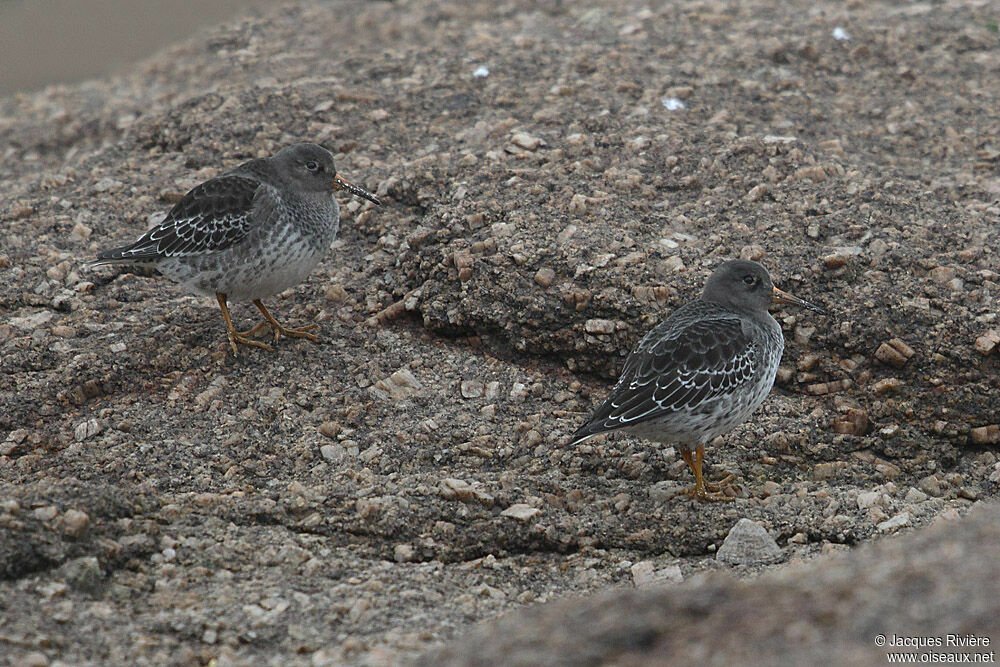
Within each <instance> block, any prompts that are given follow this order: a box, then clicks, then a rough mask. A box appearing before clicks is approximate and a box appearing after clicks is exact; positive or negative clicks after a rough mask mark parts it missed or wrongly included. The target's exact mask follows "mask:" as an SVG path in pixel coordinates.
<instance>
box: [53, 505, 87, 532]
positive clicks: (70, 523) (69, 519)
mask: <svg viewBox="0 0 1000 667" xmlns="http://www.w3.org/2000/svg"><path fill="white" fill-rule="evenodd" d="M89 523H90V517H89V516H87V513H86V512H81V511H80V510H76V509H68V510H66V511H65V512H63V515H62V516H61V517H59V521H58V526H59V528H60V530H62V532H63V533H65V534H66V535H69V536H70V537H79V536H80V535H81V534H83V531H84V530H85V529H86V528H87V524H89Z"/></svg>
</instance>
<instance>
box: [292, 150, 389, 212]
mask: <svg viewBox="0 0 1000 667" xmlns="http://www.w3.org/2000/svg"><path fill="white" fill-rule="evenodd" d="M272 161H273V163H274V167H275V171H276V172H277V173H278V175H279V177H281V178H282V179H284V180H285V181H287V182H288V183H290V184H292V185H294V186H296V187H298V188H301V189H302V190H305V191H307V192H332V191H334V190H347V191H348V192H350V193H351V194H354V195H357V196H359V197H364V198H365V199H367V200H369V201H372V202H374V203H376V204H381V203H382V202H380V201H379V200H378V198H377V197H376V196H375V195H373V194H372V193H370V192H368V190H365V189H364V188H362V187H361V186H358V185H354V184H353V183H351V182H349V181H347V180H346V179H345V178H344V177H343V176H341V175H340V174H338V173H337V169H336V167H335V166H334V164H333V154H332V153H330V151H328V150H326V149H325V148H323V147H322V146H319V145H317V144H308V143H304V144H292V145H291V146H286V147H284V148H282V149H281V150H280V151H278V152H277V153H275V154H274V157H273V158H272Z"/></svg>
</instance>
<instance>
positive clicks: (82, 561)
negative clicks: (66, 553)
mask: <svg viewBox="0 0 1000 667" xmlns="http://www.w3.org/2000/svg"><path fill="white" fill-rule="evenodd" d="M56 572H57V573H58V574H59V576H61V577H62V579H63V581H65V582H66V583H67V584H69V585H70V586H71V587H72V588H75V589H77V590H80V591H84V592H96V591H97V590H98V589H100V587H101V585H102V584H103V583H104V573H103V572H102V571H101V565H100V563H98V561H97V558H95V557H94V556H84V557H83V558H74V559H73V560H70V561H67V562H65V563H63V564H62V565H61V566H60V567H59V569H58V570H56Z"/></svg>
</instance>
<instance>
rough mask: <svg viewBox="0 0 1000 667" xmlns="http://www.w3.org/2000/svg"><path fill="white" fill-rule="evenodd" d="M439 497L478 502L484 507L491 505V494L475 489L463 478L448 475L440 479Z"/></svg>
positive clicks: (464, 501)
mask: <svg viewBox="0 0 1000 667" xmlns="http://www.w3.org/2000/svg"><path fill="white" fill-rule="evenodd" d="M440 489H441V497H442V498H444V499H445V500H458V501H460V502H463V503H479V504H480V505H483V506H485V507H493V502H494V499H493V496H492V495H491V494H489V493H486V492H485V491H483V490H481V489H477V488H475V487H474V486H472V485H471V484H469V483H468V482H466V481H465V480H461V479H455V478H453V477H449V478H447V479H444V480H442V481H441V485H440Z"/></svg>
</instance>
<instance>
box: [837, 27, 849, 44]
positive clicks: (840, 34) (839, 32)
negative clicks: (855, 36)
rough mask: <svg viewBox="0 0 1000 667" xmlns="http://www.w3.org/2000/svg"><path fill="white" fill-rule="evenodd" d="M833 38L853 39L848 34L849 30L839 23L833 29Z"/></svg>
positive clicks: (843, 40)
mask: <svg viewBox="0 0 1000 667" xmlns="http://www.w3.org/2000/svg"><path fill="white" fill-rule="evenodd" d="M833 38H834V39H835V40H837V41H838V42H849V41H851V36H850V35H849V34H847V31H846V30H844V29H843V28H841V27H840V26H839V25H838V26H837V27H836V28H834V29H833Z"/></svg>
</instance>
